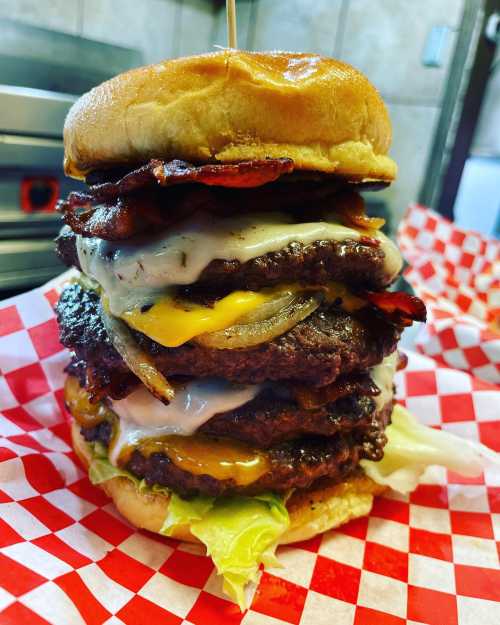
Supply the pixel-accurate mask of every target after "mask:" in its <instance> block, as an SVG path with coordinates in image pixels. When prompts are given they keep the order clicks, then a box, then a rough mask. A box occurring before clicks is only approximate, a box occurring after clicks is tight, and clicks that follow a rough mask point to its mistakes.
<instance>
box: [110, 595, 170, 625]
mask: <svg viewBox="0 0 500 625" xmlns="http://www.w3.org/2000/svg"><path fill="white" fill-rule="evenodd" d="M116 616H117V617H118V618H119V619H120V620H121V621H123V622H124V623H125V625H160V624H161V625H181V623H182V619H181V618H179V617H178V616H175V614H172V613H171V612H168V611H167V610H164V609H163V608H161V607H160V606H159V605H156V604H155V603H153V602H152V601H148V599H144V597H140V596H139V595H135V596H134V597H132V599H131V600H130V601H129V602H128V603H127V604H126V605H124V606H123V608H122V609H121V610H120V611H119V612H117V613H116Z"/></svg>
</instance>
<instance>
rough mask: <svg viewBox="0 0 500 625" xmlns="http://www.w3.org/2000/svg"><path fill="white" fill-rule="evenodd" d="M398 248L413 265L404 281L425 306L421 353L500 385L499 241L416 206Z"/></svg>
mask: <svg viewBox="0 0 500 625" xmlns="http://www.w3.org/2000/svg"><path fill="white" fill-rule="evenodd" d="M398 243H399V246H400V248H401V250H402V252H403V254H404V256H405V258H406V260H407V261H408V262H409V263H410V266H409V268H408V269H407V270H406V272H405V277H406V279H407V280H408V281H409V282H410V283H411V284H412V286H413V288H414V289H415V291H416V292H417V295H419V296H420V297H421V298H422V299H423V300H424V301H425V303H426V304H427V312H428V320H427V324H426V326H425V328H424V329H423V331H422V332H421V333H420V335H419V336H418V337H417V339H416V347H417V349H418V350H419V351H420V352H422V353H424V354H427V355H428V356H431V357H432V358H434V359H436V360H437V361H438V362H439V363H440V364H442V365H446V366H448V367H453V368H455V369H461V370H463V371H468V372H469V373H471V374H472V375H474V376H476V377H478V378H481V379H482V380H486V381H488V382H494V383H495V384H500V332H499V329H500V242H499V241H497V240H495V239H489V238H487V237H484V236H482V235H480V234H479V233H477V232H471V231H466V230H461V229H460V228H457V227H456V226H455V225H454V224H453V223H451V222H450V221H448V220H447V219H444V218H443V217H441V216H440V215H438V214H437V213H435V212H433V211H431V210H429V209H427V208H424V207H423V206H419V205H418V204H413V205H412V206H410V207H409V209H408V212H407V214H406V217H405V219H403V221H402V222H401V226H400V228H399V232H398ZM495 323H496V324H497V325H496V331H494V330H493V329H492V328H493V326H494V324H495Z"/></svg>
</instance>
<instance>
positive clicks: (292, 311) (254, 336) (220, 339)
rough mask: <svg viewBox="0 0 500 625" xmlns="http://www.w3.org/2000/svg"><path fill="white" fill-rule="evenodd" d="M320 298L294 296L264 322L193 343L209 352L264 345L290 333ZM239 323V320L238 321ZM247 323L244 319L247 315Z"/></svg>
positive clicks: (204, 336)
mask: <svg viewBox="0 0 500 625" xmlns="http://www.w3.org/2000/svg"><path fill="white" fill-rule="evenodd" d="M321 301H322V295H320V294H318V293H315V294H313V295H308V294H304V293H301V294H298V295H294V296H292V299H291V300H290V301H289V302H288V303H287V304H286V305H284V306H281V308H280V309H279V310H278V312H276V313H275V314H273V315H272V316H270V317H269V318H267V319H260V320H254V321H250V322H248V323H241V322H240V323H238V324H236V325H233V326H231V327H229V328H226V329H225V330H219V331H217V332H210V333H208V334H200V335H199V336H197V337H196V338H195V339H193V340H194V341H196V342H197V343H199V344H200V345H203V346H204V347H209V348H211V349H242V348H247V347H254V346H255V345H260V344H261V343H266V342H268V341H271V340H272V339H274V338H276V337H277V336H281V335H282V334H284V333H285V332H288V330H291V329H292V328H293V327H294V326H295V325H297V323H299V322H300V321H302V320H303V319H305V318H306V317H308V316H309V315H310V314H311V313H313V312H314V311H315V310H316V309H317V308H318V307H319V305H320V304H321ZM240 321H241V320H240ZM247 321H248V316H247Z"/></svg>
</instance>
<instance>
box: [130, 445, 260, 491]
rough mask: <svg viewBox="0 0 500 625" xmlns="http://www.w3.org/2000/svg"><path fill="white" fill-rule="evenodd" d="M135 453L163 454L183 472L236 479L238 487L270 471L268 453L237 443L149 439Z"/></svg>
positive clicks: (220, 478) (223, 478) (138, 446)
mask: <svg viewBox="0 0 500 625" xmlns="http://www.w3.org/2000/svg"><path fill="white" fill-rule="evenodd" d="M136 449H138V450H139V451H140V452H141V454H142V455H143V456H146V457H147V456H149V455H151V454H154V453H157V452H162V453H164V454H166V455H167V456H168V457H169V458H170V460H171V461H172V462H173V463H174V464H175V465H176V466H177V467H179V468H180V469H183V470H184V471H189V473H193V474H194V475H211V476H212V477H214V478H216V479H218V480H229V479H233V480H234V481H235V482H236V484H238V485H239V486H246V485H247V484H251V483H252V482H255V481H256V480H258V479H259V477H261V476H262V475H264V473H267V471H269V459H268V456H267V455H266V454H265V453H262V452H258V451H255V450H253V449H252V448H251V447H249V446H248V445H244V444H243V443H240V442H238V441H229V440H223V439H219V438H211V437H206V436H202V435H196V436H189V437H184V436H167V437H165V438H160V439H157V438H156V439H150V440H146V441H142V442H141V443H140V444H139V445H137V446H136ZM120 461H121V459H120Z"/></svg>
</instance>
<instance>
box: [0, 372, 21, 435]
mask: <svg viewBox="0 0 500 625" xmlns="http://www.w3.org/2000/svg"><path fill="white" fill-rule="evenodd" d="M16 406H19V403H18V401H17V399H16V398H15V397H14V395H13V394H12V391H11V390H10V388H9V385H8V384H7V381H6V380H5V378H4V377H3V376H2V375H0V410H9V409H10V408H16ZM0 434H2V430H1V429H0Z"/></svg>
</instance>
